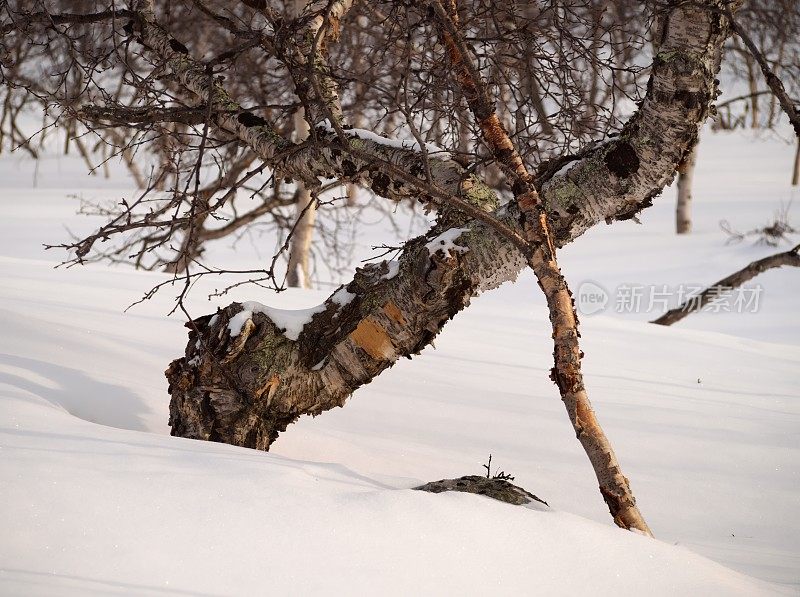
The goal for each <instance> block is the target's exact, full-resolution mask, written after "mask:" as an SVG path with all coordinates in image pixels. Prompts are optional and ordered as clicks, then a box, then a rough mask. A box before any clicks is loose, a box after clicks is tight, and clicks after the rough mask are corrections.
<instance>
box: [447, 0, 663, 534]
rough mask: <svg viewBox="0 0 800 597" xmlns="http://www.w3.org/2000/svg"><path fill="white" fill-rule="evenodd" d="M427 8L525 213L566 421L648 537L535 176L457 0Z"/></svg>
mask: <svg viewBox="0 0 800 597" xmlns="http://www.w3.org/2000/svg"><path fill="white" fill-rule="evenodd" d="M432 6H433V10H434V13H435V14H436V17H437V21H438V28H439V31H440V35H441V37H442V39H443V41H444V45H445V48H446V49H447V52H448V55H449V57H450V63H451V66H452V68H453V70H454V72H455V76H456V78H457V80H458V83H459V86H460V88H461V90H462V91H463V93H464V96H465V98H466V100H467V105H468V106H469V108H470V111H471V112H472V114H473V116H474V117H475V121H476V123H477V124H478V126H479V128H480V130H481V133H482V136H483V140H484V142H485V143H486V144H487V145H488V146H489V148H490V149H491V151H492V153H493V154H494V156H495V159H496V160H497V161H498V163H499V165H500V166H501V167H502V168H503V170H504V173H505V174H506V177H507V179H508V182H509V183H510V186H511V187H512V188H513V192H514V196H515V199H516V202H517V205H518V206H519V208H520V211H521V212H522V216H523V228H524V232H525V240H527V242H528V244H527V246H526V247H524V250H525V252H526V253H527V262H528V266H529V267H530V268H531V269H532V270H533V272H534V274H535V275H536V279H537V280H538V282H539V286H540V288H541V289H542V292H543V293H544V295H545V297H546V299H547V306H548V310H549V313H550V323H551V326H552V330H553V334H552V337H553V344H554V350H553V357H554V365H553V368H552V370H551V378H552V380H553V381H554V382H555V383H556V385H557V386H558V389H559V393H560V395H561V399H562V401H563V402H564V405H565V407H566V409H567V413H568V415H569V418H570V421H571V422H572V425H573V428H574V429H575V432H576V434H577V436H578V439H579V440H580V442H581V445H582V446H583V448H584V451H585V452H586V455H587V456H588V457H589V461H590V462H591V464H592V468H593V469H594V471H595V474H596V476H597V480H598V482H599V485H600V493H601V494H602V496H603V498H604V500H605V502H606V504H607V505H608V508H609V511H610V512H611V515H612V517H613V519H614V522H615V523H616V524H617V525H619V526H620V527H622V528H625V529H636V530H638V531H641V532H642V533H645V534H647V535H651V536H652V532H651V531H650V528H649V527H648V526H647V523H646V522H645V520H644V517H643V516H642V514H641V512H639V509H638V508H637V506H636V499H635V498H634V496H633V492H632V491H631V488H630V485H629V483H628V479H626V478H625V476H624V475H623V474H622V468H621V466H620V464H619V462H618V460H617V457H616V455H615V454H614V450H613V448H612V446H611V443H610V442H609V440H608V438H607V437H606V435H605V433H604V432H603V429H602V428H601V427H600V424H599V423H598V421H597V417H596V416H595V414H594V411H593V410H592V406H591V403H590V402H589V397H588V395H587V393H586V388H585V386H584V383H583V373H582V371H581V359H582V358H583V352H582V351H581V349H580V346H579V341H578V338H579V337H580V332H579V331H578V317H577V315H576V313H575V307H574V303H573V300H572V293H571V292H570V290H569V287H568V286H567V282H566V280H565V278H564V276H563V275H562V274H561V269H560V268H559V266H558V262H557V260H556V249H555V244H554V242H553V237H552V234H551V231H550V224H549V222H548V220H547V214H546V213H545V211H544V209H543V203H542V200H541V197H540V195H539V192H538V191H537V190H536V188H535V186H534V181H535V179H534V176H533V175H532V174H531V173H530V172H529V170H528V169H527V167H526V165H525V163H524V161H523V159H522V156H521V155H520V154H519V152H518V151H517V149H516V147H515V146H514V144H513V142H512V141H511V138H510V137H509V135H508V131H507V130H506V128H505V127H504V125H503V122H502V120H501V119H500V117H499V116H498V114H497V111H496V109H495V103H494V101H493V100H492V98H491V96H490V95H489V91H488V89H487V87H486V84H485V82H484V81H483V79H482V78H481V77H480V74H479V72H478V70H477V68H476V67H475V65H474V64H473V62H472V59H471V58H470V52H469V47H468V46H467V45H466V43H465V42H464V37H463V34H462V33H461V32H460V31H459V29H458V27H459V19H458V11H457V5H456V1H455V0H450V2H449V3H448V8H445V7H444V6H443V5H442V3H441V2H439V0H433V2H432ZM509 240H510V239H509Z"/></svg>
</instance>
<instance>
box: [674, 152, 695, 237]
mask: <svg viewBox="0 0 800 597" xmlns="http://www.w3.org/2000/svg"><path fill="white" fill-rule="evenodd" d="M696 162H697V144H696V143H695V146H694V147H693V148H692V150H691V151H690V152H689V153H688V154H687V155H686V157H685V158H684V160H683V161H682V162H681V163H680V165H679V166H678V201H677V204H676V206H675V227H676V231H677V233H678V234H689V233H690V232H691V231H692V185H693V184H694V167H695V163H696Z"/></svg>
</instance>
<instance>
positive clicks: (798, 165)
mask: <svg viewBox="0 0 800 597" xmlns="http://www.w3.org/2000/svg"><path fill="white" fill-rule="evenodd" d="M798 184H800V137H798V138H797V149H796V150H795V152H794V168H792V186H795V187H796V186H797V185H798Z"/></svg>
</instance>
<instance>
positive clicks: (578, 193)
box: [139, 1, 729, 449]
mask: <svg viewBox="0 0 800 597" xmlns="http://www.w3.org/2000/svg"><path fill="white" fill-rule="evenodd" d="M719 4H720V3H718V2H714V1H708V2H704V3H700V4H699V5H698V4H683V3H682V4H680V5H677V6H669V7H667V8H666V9H665V10H664V13H663V14H660V15H659V19H658V28H657V31H658V35H657V41H658V44H657V45H658V49H657V54H656V57H655V61H654V64H653V68H652V73H651V77H650V81H649V84H648V88H647V93H646V96H645V98H644V100H643V102H642V104H641V106H640V108H639V110H638V111H637V113H636V114H635V115H634V116H633V117H632V118H631V119H630V121H629V122H628V123H627V124H626V125H625V127H624V128H623V130H622V132H621V134H620V135H619V136H617V137H615V138H613V139H608V140H606V141H604V142H602V143H598V144H596V145H595V146H594V147H593V148H591V149H590V150H589V151H587V152H585V153H584V154H583V155H582V156H580V158H579V159H576V160H573V161H572V162H571V163H569V164H568V163H567V162H568V160H564V165H567V166H568V167H567V168H562V169H560V170H559V171H558V172H557V173H555V174H553V175H550V176H549V177H544V178H542V179H541V180H539V181H537V190H538V192H539V194H540V196H541V198H542V203H543V206H544V208H545V210H546V212H547V215H548V217H549V221H550V226H551V228H550V230H551V234H552V238H553V241H554V245H557V246H563V245H564V244H566V243H568V242H571V241H572V240H574V239H575V238H577V237H578V236H580V235H581V234H582V233H583V232H584V231H585V230H587V229H588V228H589V227H591V226H593V225H595V224H596V223H598V222H602V221H606V222H611V221H613V220H619V219H628V218H631V217H634V216H635V215H636V214H637V213H638V212H639V211H641V210H642V209H644V208H646V207H648V206H649V205H650V204H651V203H652V200H653V199H654V198H655V197H656V196H657V195H658V194H659V193H660V192H661V190H662V189H663V187H664V186H665V185H666V184H668V183H669V182H670V181H671V180H672V178H673V177H674V173H675V167H676V165H677V164H678V163H679V162H680V161H681V160H682V159H683V157H684V155H685V153H686V152H687V151H688V150H689V149H690V148H691V147H692V146H693V144H694V142H695V140H696V137H697V132H698V127H699V126H700V125H701V124H702V123H703V122H704V120H705V119H706V117H707V116H708V113H709V109H710V106H711V103H712V102H713V100H714V99H715V97H716V94H717V90H716V86H715V80H714V77H715V74H716V72H717V70H718V68H719V60H720V51H721V47H722V43H723V41H724V40H725V38H726V37H727V35H728V34H729V24H728V22H727V21H726V19H725V18H724V16H720V14H719V10H714V9H718V8H719ZM139 27H140V29H139V35H140V36H141V38H142V41H143V43H144V44H145V46H147V47H149V48H151V50H152V51H153V52H154V53H156V54H158V55H160V56H161V58H162V59H163V60H164V61H165V63H166V65H167V67H168V68H169V69H170V70H171V71H172V72H173V74H174V75H175V76H176V77H177V78H178V79H179V80H180V81H181V83H182V84H183V86H184V87H186V88H187V89H188V90H189V91H191V92H192V93H194V94H195V95H197V96H200V97H204V98H205V97H208V96H209V93H208V89H207V77H205V76H204V74H203V71H202V67H201V66H199V65H198V64H197V63H195V62H194V61H193V60H192V59H191V58H190V57H189V56H188V55H187V54H184V53H176V52H174V51H173V50H172V49H171V47H170V43H169V40H170V37H169V35H168V34H167V33H166V32H164V31H163V30H161V29H160V28H159V27H158V26H157V25H156V24H155V22H154V21H149V20H148V19H147V18H144V19H143V20H142V22H141V23H140V24H139ZM208 99H209V100H210V101H212V102H213V103H214V104H215V107H219V108H220V109H221V110H222V115H217V116H216V121H215V123H216V125H217V126H218V127H221V128H223V129H225V130H227V131H230V132H231V133H233V134H235V135H236V136H237V137H239V139H241V140H242V142H243V143H245V144H247V145H249V146H250V147H251V148H252V149H253V150H254V151H255V152H256V153H257V154H258V155H259V157H260V158H261V159H262V160H263V161H265V162H266V163H268V164H270V165H272V166H273V167H275V168H276V169H278V170H279V171H281V172H282V173H284V174H285V175H287V176H291V177H293V178H296V179H299V180H302V181H304V182H305V183H307V184H314V183H315V181H318V177H322V176H325V177H337V178H340V179H343V180H352V181H358V182H360V183H361V184H363V185H365V186H367V187H369V188H372V190H373V191H375V193H376V194H377V195H378V196H381V197H386V198H389V199H403V198H414V199H416V200H419V201H422V202H426V203H432V204H434V205H437V206H440V207H441V209H440V215H439V223H438V224H437V225H436V226H435V227H434V228H433V230H431V231H430V232H429V233H428V234H426V235H424V236H422V237H419V238H417V239H414V240H412V241H410V242H409V243H407V244H406V246H405V247H404V249H403V252H402V254H401V256H400V257H399V259H398V260H397V261H395V262H384V263H381V264H370V265H367V266H365V267H363V268H361V269H359V270H358V271H357V272H356V275H355V277H354V279H353V280H352V281H351V282H350V283H349V284H347V285H345V286H343V287H342V288H340V289H339V290H337V291H336V292H335V293H334V294H333V295H332V296H331V297H330V298H329V299H328V300H327V301H326V302H325V303H324V304H323V305H321V306H320V307H319V308H318V309H317V312H316V313H315V314H313V316H310V317H309V320H308V322H307V323H306V324H305V325H304V326H303V327H302V329H301V330H299V331H297V334H296V335H295V334H292V333H284V328H283V327H282V325H283V324H282V315H281V314H280V313H279V312H276V311H272V310H265V309H261V308H259V307H258V306H254V305H241V304H238V303H234V304H232V305H230V306H228V307H226V308H225V309H222V310H221V311H219V312H218V313H217V314H215V315H214V316H211V315H209V316H205V317H201V318H199V319H197V320H195V322H194V323H193V326H192V329H191V331H190V334H189V336H190V339H189V343H188V345H187V348H186V352H185V355H184V356H183V357H182V358H179V359H177V360H175V361H173V363H172V364H171V365H170V367H169V369H168V370H167V377H168V379H169V382H170V388H169V389H170V393H171V396H172V400H171V404H170V414H171V420H170V424H171V426H172V433H173V434H174V435H180V436H184V437H192V438H198V439H206V440H214V441H222V442H226V443H231V444H236V445H242V446H248V447H254V448H260V449H268V448H269V446H270V444H271V443H272V442H273V441H275V439H276V438H277V437H278V434H279V433H280V432H282V431H283V430H285V429H286V426H287V425H289V424H290V423H292V422H293V421H295V420H296V419H297V418H298V417H299V416H301V415H303V414H312V415H317V414H320V413H322V412H324V411H326V410H329V409H331V408H334V407H337V406H342V405H343V404H344V403H345V401H346V400H347V398H348V397H349V396H350V395H351V394H352V393H353V392H354V391H355V390H356V389H357V388H358V387H359V386H361V385H363V384H365V383H369V381H371V380H372V379H373V378H374V377H375V376H377V375H379V374H380V373H381V372H382V371H384V370H385V369H386V368H388V367H390V366H392V365H393V364H394V363H395V362H396V361H397V360H398V359H399V358H400V357H403V356H405V357H408V356H411V355H413V354H417V353H419V352H420V351H421V350H423V349H424V348H425V347H426V346H427V345H428V344H429V343H430V342H431V340H432V339H433V338H434V337H435V336H436V335H437V334H438V333H439V332H440V331H441V329H442V327H443V326H444V324H445V323H446V322H447V321H448V320H449V319H451V318H452V317H453V316H455V314H456V313H458V312H459V311H460V310H461V309H463V308H464V307H466V306H467V305H468V304H469V301H470V299H471V297H472V296H474V295H475V294H476V293H478V292H482V291H486V290H489V289H491V288H494V287H496V286H498V285H499V284H500V283H502V282H503V281H505V280H508V279H513V278H514V277H515V276H516V275H517V274H518V272H519V271H520V270H521V269H522V268H523V267H525V266H526V264H527V260H526V258H525V256H524V255H523V254H522V253H521V252H520V251H519V250H518V249H517V248H516V247H515V246H514V245H513V244H512V243H509V242H508V241H507V240H506V238H505V236H503V235H502V234H500V233H499V232H498V231H497V230H496V229H495V228H493V227H492V226H490V225H488V224H487V223H485V222H483V221H481V220H480V219H475V218H469V217H465V216H463V215H462V214H460V213H459V212H458V211H456V210H453V209H448V208H446V207H442V202H441V201H440V200H439V199H438V198H437V196H436V195H435V194H433V193H428V192H426V191H425V188H427V187H426V185H427V186H430V185H432V186H434V187H436V189H438V190H440V191H441V192H442V193H444V194H446V195H452V196H455V197H458V198H460V199H461V200H463V201H466V202H469V203H470V204H472V205H473V206H477V207H478V208H479V209H481V210H484V211H485V212H487V214H493V216H494V217H496V218H497V219H498V220H499V221H500V222H502V223H503V224H504V225H505V226H508V227H509V228H511V229H513V230H516V231H518V232H519V233H520V234H523V235H524V234H525V230H524V229H523V228H522V227H521V226H520V222H519V216H520V211H519V208H518V207H517V206H516V205H511V206H509V207H508V208H504V209H502V210H499V209H497V198H496V197H495V195H494V193H492V192H491V190H490V189H489V188H488V187H487V186H486V185H484V184H483V183H482V182H481V180H480V179H479V178H478V177H476V176H475V175H474V174H471V173H469V172H467V171H465V170H464V169H463V168H461V167H460V166H459V165H458V164H457V163H456V162H454V161H452V160H449V159H443V158H439V157H437V156H436V155H435V154H430V155H429V156H428V160H427V162H428V165H429V166H430V172H431V179H430V180H427V179H426V178H425V171H426V169H425V160H424V156H423V154H422V152H420V151H419V150H415V149H413V148H404V147H402V146H399V145H400V144H397V143H391V142H389V141H386V142H381V141H376V140H373V139H360V138H356V136H355V135H353V134H352V133H347V131H345V133H347V137H348V138H346V139H344V140H343V139H341V138H340V137H339V136H338V135H336V134H334V133H331V132H329V131H326V130H323V129H318V130H317V133H318V135H317V142H316V143H315V144H310V143H309V144H302V145H293V144H291V143H290V142H288V141H286V140H284V139H282V138H280V136H279V135H277V134H276V133H275V131H274V129H273V128H272V127H271V126H270V124H269V123H268V122H266V121H263V119H257V117H254V116H253V115H251V114H250V115H249V114H248V113H247V112H246V111H245V110H242V109H241V107H240V106H239V105H238V104H236V103H235V102H233V100H232V99H231V98H230V97H229V96H228V95H227V94H226V92H225V90H224V88H223V86H222V84H221V83H215V85H214V89H213V90H212V93H211V94H210V97H208ZM386 164H389V165H390V166H391V168H387V167H385V165H386ZM394 171H402V172H404V173H406V175H405V176H402V177H401V176H394V175H393V172H394ZM414 180H418V181H419V182H418V183H415V182H413V181H414ZM548 283H551V284H553V285H554V287H555V286H556V285H557V284H558V279H557V278H553V279H548ZM559 296H560V295H559ZM564 308H565V309H566V305H564ZM270 313H271V314H272V315H270ZM565 313H567V311H566V310H565ZM556 324H557V325H559V326H560V328H561V329H568V328H569V325H562V323H561V322H556ZM289 336H291V337H289ZM572 381H573V380H572V379H571V378H565V379H562V383H563V384H564V387H565V388H567V389H570V390H576V389H579V388H578V386H574V385H573V383H572ZM576 408H579V407H578V406H576ZM584 415H586V417H584ZM579 416H580V417H581V418H582V419H583V420H586V421H588V420H589V419H588V418H587V417H588V413H579Z"/></svg>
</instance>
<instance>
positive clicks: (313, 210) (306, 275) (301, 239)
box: [286, 108, 317, 288]
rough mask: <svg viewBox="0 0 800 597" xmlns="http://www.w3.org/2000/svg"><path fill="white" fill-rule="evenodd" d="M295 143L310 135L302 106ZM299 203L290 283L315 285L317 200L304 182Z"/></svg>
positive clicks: (297, 116)
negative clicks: (313, 255) (313, 249)
mask: <svg viewBox="0 0 800 597" xmlns="http://www.w3.org/2000/svg"><path fill="white" fill-rule="evenodd" d="M293 122H294V133H295V142H297V143H301V142H302V141H305V140H306V139H307V138H308V133H309V130H310V129H309V126H308V122H306V119H305V117H304V112H303V109H302V108H299V109H298V110H296V111H295V113H294V117H293ZM297 191H298V193H297V202H296V203H295V214H296V215H295V224H294V229H293V230H292V232H291V235H292V238H291V240H290V246H289V263H288V265H287V268H288V269H287V273H286V283H287V284H288V285H289V286H292V287H294V288H311V268H310V255H311V241H312V240H313V238H314V222H315V221H316V219H317V204H316V200H315V199H314V198H313V197H312V196H311V193H310V192H309V190H308V189H307V188H306V186H305V185H304V184H303V183H302V182H298V183H297Z"/></svg>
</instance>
